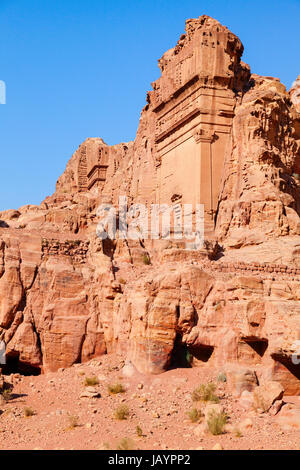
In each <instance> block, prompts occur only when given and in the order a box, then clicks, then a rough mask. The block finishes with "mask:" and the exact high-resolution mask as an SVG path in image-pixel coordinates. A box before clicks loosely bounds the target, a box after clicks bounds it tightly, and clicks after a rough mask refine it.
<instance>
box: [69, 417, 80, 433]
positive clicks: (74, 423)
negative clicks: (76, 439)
mask: <svg viewBox="0 0 300 470" xmlns="http://www.w3.org/2000/svg"><path fill="white" fill-rule="evenodd" d="M78 426H79V418H78V416H75V415H69V416H68V428H67V429H70V430H71V429H75V428H77V427H78Z"/></svg>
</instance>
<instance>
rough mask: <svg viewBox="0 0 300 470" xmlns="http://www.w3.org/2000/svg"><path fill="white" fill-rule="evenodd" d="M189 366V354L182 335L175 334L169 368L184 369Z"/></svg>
mask: <svg viewBox="0 0 300 470" xmlns="http://www.w3.org/2000/svg"><path fill="white" fill-rule="evenodd" d="M189 367H191V354H190V352H189V349H188V347H187V345H186V344H185V343H183V342H182V337H181V335H180V334H177V336H176V339H175V342H174V347H173V351H172V355H171V360H170V366H169V369H179V368H180V369H186V368H189Z"/></svg>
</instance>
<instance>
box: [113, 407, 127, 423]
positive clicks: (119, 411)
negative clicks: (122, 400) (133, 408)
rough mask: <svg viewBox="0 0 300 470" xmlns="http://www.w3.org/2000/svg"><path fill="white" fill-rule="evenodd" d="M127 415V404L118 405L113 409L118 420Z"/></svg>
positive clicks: (125, 417)
mask: <svg viewBox="0 0 300 470" xmlns="http://www.w3.org/2000/svg"><path fill="white" fill-rule="evenodd" d="M128 416H129V408H128V406H127V405H119V406H118V408H117V409H116V411H115V414H114V417H115V418H116V419H118V420H120V421H121V420H123V419H127V418H128Z"/></svg>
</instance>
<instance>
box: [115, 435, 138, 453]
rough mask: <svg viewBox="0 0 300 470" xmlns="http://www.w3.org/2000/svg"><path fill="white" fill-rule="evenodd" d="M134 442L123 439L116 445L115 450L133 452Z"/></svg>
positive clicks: (126, 438)
mask: <svg viewBox="0 0 300 470" xmlns="http://www.w3.org/2000/svg"><path fill="white" fill-rule="evenodd" d="M133 449H134V441H133V440H132V439H129V438H128V437H123V439H121V440H120V442H119V443H118V444H117V450H133Z"/></svg>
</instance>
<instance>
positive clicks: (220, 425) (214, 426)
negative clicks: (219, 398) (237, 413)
mask: <svg viewBox="0 0 300 470" xmlns="http://www.w3.org/2000/svg"><path fill="white" fill-rule="evenodd" d="M227 420H228V417H227V414H226V413H224V411H220V412H218V411H216V410H212V411H211V412H210V413H209V415H208V419H207V426H208V429H209V430H210V432H211V433H212V434H213V435H214V436H218V435H219V434H223V432H224V428H225V424H226V423H227Z"/></svg>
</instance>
